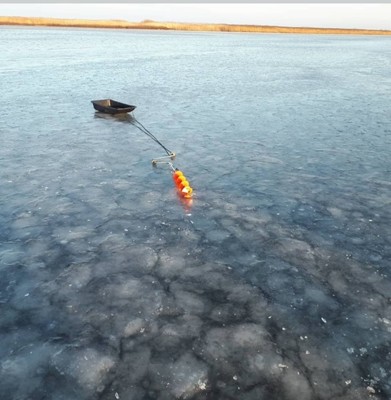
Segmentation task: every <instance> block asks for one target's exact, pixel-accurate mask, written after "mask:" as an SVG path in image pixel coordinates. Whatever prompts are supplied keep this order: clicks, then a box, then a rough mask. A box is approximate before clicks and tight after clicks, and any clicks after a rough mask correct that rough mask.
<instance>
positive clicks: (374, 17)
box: [0, 3, 391, 30]
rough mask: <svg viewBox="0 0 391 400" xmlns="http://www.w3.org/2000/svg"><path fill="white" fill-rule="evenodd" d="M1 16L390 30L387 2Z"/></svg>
mask: <svg viewBox="0 0 391 400" xmlns="http://www.w3.org/2000/svg"><path fill="white" fill-rule="evenodd" d="M0 16H23V17H30V16H33V17H53V18H80V19H122V20H127V21H132V22H139V21H143V20H145V19H152V20H155V21H166V22H168V21H170V22H200V23H202V22H205V23H206V22H209V23H228V24H254V25H280V26H307V27H329V28H362V29H388V30H391V3H388V4H387V3H386V4H384V3H383V4H373V3H371V4H362V3H361V4H360V3H350V4H335V3H323V4H308V3H307V4H299V3H296V4H292V3H290V4H281V3H278V4H276V3H274V4H270V3H258V4H243V3H242V4H239V3H229V4H223V3H218V4H216V3H215V4H211V3H209V4H205V3H203V4H201V3H198V4H178V3H169V4H163V3H156V4H142V3H138V4H135V3H131V4H129V3H128V4H124V3H122V4H113V3H110V4H103V3H101V4H61V3H59V4H0Z"/></svg>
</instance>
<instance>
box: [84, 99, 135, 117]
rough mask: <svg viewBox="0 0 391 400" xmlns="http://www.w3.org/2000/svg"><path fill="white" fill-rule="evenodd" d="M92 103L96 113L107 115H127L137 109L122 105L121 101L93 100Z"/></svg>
mask: <svg viewBox="0 0 391 400" xmlns="http://www.w3.org/2000/svg"><path fill="white" fill-rule="evenodd" d="M91 103H92V104H93V105H94V108H95V110H96V111H100V112H103V113H106V114H125V113H128V112H132V111H133V110H134V109H135V108H136V106H131V105H130V104H125V103H120V102H119V101H115V100H111V99H104V100H92V101H91Z"/></svg>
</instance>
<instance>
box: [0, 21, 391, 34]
mask: <svg viewBox="0 0 391 400" xmlns="http://www.w3.org/2000/svg"><path fill="white" fill-rule="evenodd" d="M0 25H22V26H53V27H63V28H109V29H156V30H172V31H202V32H243V33H244V32H249V33H298V34H329V35H391V30H374V29H340V28H311V27H286V26H263V25H231V24H188V23H176V22H157V21H150V20H146V21H142V22H128V21H122V20H109V21H105V20H85V19H60V18H35V17H32V18H29V17H0Z"/></svg>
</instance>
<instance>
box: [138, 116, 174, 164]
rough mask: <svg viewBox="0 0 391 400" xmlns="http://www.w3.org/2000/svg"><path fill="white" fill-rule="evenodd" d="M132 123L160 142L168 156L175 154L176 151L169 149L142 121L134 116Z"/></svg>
mask: <svg viewBox="0 0 391 400" xmlns="http://www.w3.org/2000/svg"><path fill="white" fill-rule="evenodd" d="M130 122H131V124H132V125H133V126H135V127H136V128H137V129H139V130H140V131H141V132H143V133H145V134H146V135H147V136H149V137H150V138H151V139H152V140H153V141H155V142H156V143H157V144H159V145H160V146H161V147H162V148H163V149H164V151H165V152H166V153H167V155H168V156H170V157H172V156H174V155H175V153H174V152H173V151H171V150H169V149H168V148H167V147H166V146H164V144H163V143H162V142H161V141H160V140H158V139H157V137H156V136H155V135H154V134H153V133H151V132H150V131H149V130H148V129H147V128H146V127H145V126H144V125H143V124H142V123H141V122H140V121H138V120H137V119H136V118H134V117H132V119H131V121H130Z"/></svg>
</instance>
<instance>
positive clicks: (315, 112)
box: [0, 27, 391, 400]
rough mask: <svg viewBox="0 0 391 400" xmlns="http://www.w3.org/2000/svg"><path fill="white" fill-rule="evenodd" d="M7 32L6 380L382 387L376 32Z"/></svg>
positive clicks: (23, 388) (86, 393)
mask: <svg viewBox="0 0 391 400" xmlns="http://www.w3.org/2000/svg"><path fill="white" fill-rule="evenodd" d="M1 33H2V41H1V42H0V53H1V55H2V63H1V65H0V75H1V76H4V77H6V78H7V79H2V80H0V88H1V89H3V90H2V91H1V93H2V101H3V104H4V105H5V107H3V108H2V114H1V116H0V120H1V121H0V122H1V124H0V126H1V135H0V136H1V141H2V142H1V146H0V168H1V172H2V174H1V176H2V181H1V196H0V272H1V279H0V398H1V399H3V397H4V398H7V399H8V400H27V399H28V400H43V399H55V400H75V399H78V400H114V399H115V400H152V399H153V400H175V399H189V400H234V399H235V400H298V399H300V400H336V399H337V400H364V399H365V400H369V399H373V400H375V399H376V400H388V399H390V398H391V383H390V382H391V375H390V371H391V357H390V333H391V305H390V304H391V303H390V293H391V280H390V273H389V270H390V261H389V260H390V259H391V241H390V238H391V235H390V226H391V214H390V207H389V205H390V204H389V202H390V198H391V184H390V182H389V171H390V156H389V153H390V152H389V149H390V147H391V142H390V138H391V136H390V129H389V110H390V106H391V105H390V97H389V92H390V87H389V68H388V65H389V64H390V61H391V60H390V54H391V52H390V51H389V41H388V39H385V38H382V37H380V36H379V37H376V36H373V37H372V36H371V37H359V36H357V37H356V36H355V37H344V36H327V37H326V36H300V37H298V36H295V35H293V36H290V35H285V36H275V35H267V36H257V35H244V34H240V35H235V34H230V35H225V34H217V33H216V34H207V35H204V34H193V33H192V34H186V35H183V34H179V33H173V32H157V31H156V32H154V33H151V32H133V31H132V32H125V31H99V30H93V31H92V30H91V31H89V30H83V31H79V30H78V31H77V32H76V31H72V30H67V31H64V30H61V29H55V28H51V29H30V28H29V29H27V28H26V29H25V28H24V29H19V28H14V27H8V28H4V29H2V31H1ZM81 37H82V40H80V39H81ZM124 49H126V50H124ZM26 60H28V62H26ZM64 65H67V68H64ZM369 72H370V73H369ZM5 82H6V83H7V85H6V87H5V86H4V83H5ZM42 82H45V84H44V85H43V84H42ZM97 82H99V84H97ZM124 82H126V84H125V85H124ZM2 85H3V86H4V87H1V86H2ZM107 88H109V90H110V92H111V93H112V94H111V95H110V96H114V95H115V96H118V98H119V100H121V97H123V99H124V101H126V97H128V96H130V97H131V98H128V101H129V102H134V104H136V105H137V115H136V116H137V118H138V119H139V120H140V121H142V122H143V123H145V124H146V125H147V126H148V128H149V129H150V130H151V131H152V132H154V133H156V135H157V136H158V137H159V139H160V140H161V141H162V142H163V143H165V144H166V145H167V146H168V147H169V148H172V149H173V150H174V151H175V152H176V153H177V159H176V160H175V166H178V167H180V168H182V169H183V171H184V173H185V174H186V176H188V177H189V179H190V181H191V183H192V185H193V186H194V188H195V196H194V199H193V202H192V204H190V202H183V201H181V199H179V198H178V196H177V194H176V190H175V188H174V185H173V182H172V178H171V174H170V170H169V168H165V166H159V167H157V168H152V167H151V165H150V160H151V159H152V158H154V157H157V156H159V155H160V154H159V151H160V150H159V146H157V145H156V143H154V142H152V141H151V140H150V138H148V137H146V136H145V135H142V134H141V133H140V132H139V131H137V130H136V129H135V128H134V126H132V125H131V124H130V123H129V119H128V118H126V117H125V118H123V117H122V118H116V117H110V116H108V117H102V115H99V114H95V113H94V111H93V109H92V107H91V104H90V100H91V98H99V96H106V94H102V93H103V92H107V90H108V89H107ZM70 94H72V95H70ZM107 95H109V94H107ZM26 98H31V99H33V98H34V99H35V98H36V99H39V101H32V102H29V104H28V107H27V106H26V107H19V108H18V110H17V113H15V110H14V109H13V108H12V107H11V105H15V104H19V105H20V104H26V102H25V99H26ZM8 106H9V107H8Z"/></svg>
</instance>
